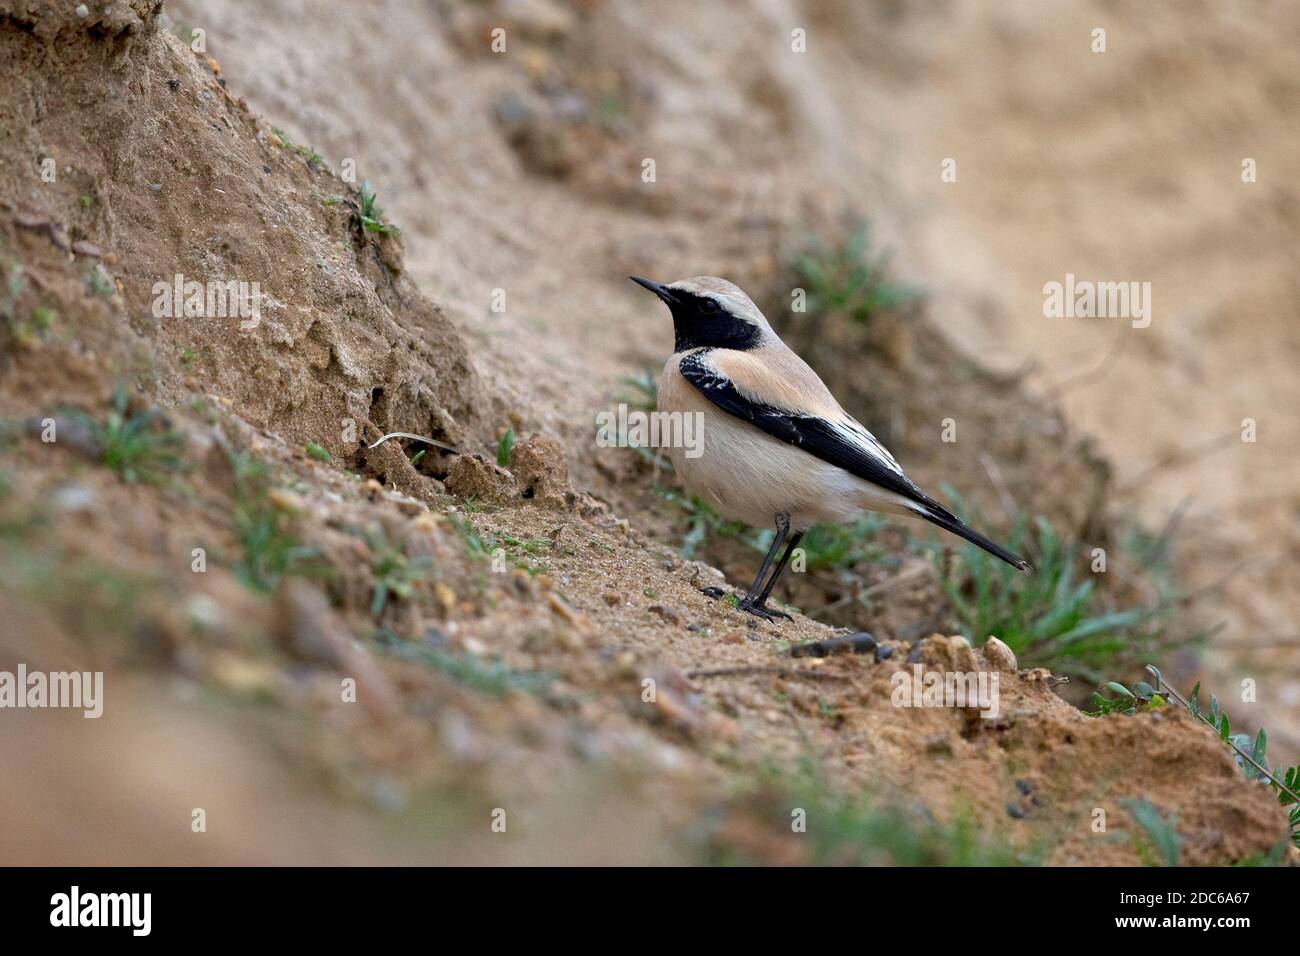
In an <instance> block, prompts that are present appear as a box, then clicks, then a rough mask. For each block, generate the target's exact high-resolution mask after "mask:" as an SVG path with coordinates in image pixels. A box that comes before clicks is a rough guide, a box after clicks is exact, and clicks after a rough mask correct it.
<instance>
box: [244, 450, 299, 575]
mask: <svg viewBox="0 0 1300 956" xmlns="http://www.w3.org/2000/svg"><path fill="white" fill-rule="evenodd" d="M227 455H228V457H229V458H230V463H231V468H232V470H233V471H234V475H235V498H234V514H233V518H234V525H235V534H236V536H237V537H238V539H239V543H240V547H241V550H242V551H243V556H242V558H241V559H240V561H239V564H238V565H237V566H236V568H235V571H236V574H237V575H238V577H239V579H240V580H241V581H243V582H244V584H246V585H247V586H248V587H251V588H253V589H254V590H256V591H267V592H269V591H274V590H275V589H276V587H277V586H278V585H279V583H280V581H281V580H282V579H283V578H284V576H285V575H286V574H290V573H293V572H295V571H300V570H303V569H304V568H305V567H306V565H307V564H308V563H309V562H311V561H313V560H314V559H316V558H317V557H318V556H319V555H318V552H317V551H316V549H314V548H310V547H305V546H303V545H301V544H299V543H298V540H297V538H296V537H295V536H294V534H293V532H292V530H291V529H290V526H289V519H288V518H287V517H286V515H285V514H284V512H283V511H282V510H281V509H279V508H278V507H276V505H275V504H274V503H273V502H272V501H271V498H270V494H269V493H270V490H271V473H270V469H269V468H268V467H267V465H266V463H265V462H262V461H259V460H257V459H255V458H252V457H250V456H249V455H248V454H246V453H244V452H235V451H233V450H231V449H229V448H227Z"/></svg>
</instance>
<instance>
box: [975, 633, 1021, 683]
mask: <svg viewBox="0 0 1300 956" xmlns="http://www.w3.org/2000/svg"><path fill="white" fill-rule="evenodd" d="M983 649H984V660H985V661H987V662H988V665H989V666H990V667H992V668H993V669H994V670H999V671H1004V672H1006V673H1010V674H1014V673H1016V671H1017V670H1019V667H1018V666H1017V664H1016V655H1015V652H1014V651H1012V650H1011V648H1009V647H1007V645H1006V644H1005V643H1003V642H1002V641H1000V640H998V639H997V638H996V637H990V638H989V639H988V640H987V641H985V642H984V648H983Z"/></svg>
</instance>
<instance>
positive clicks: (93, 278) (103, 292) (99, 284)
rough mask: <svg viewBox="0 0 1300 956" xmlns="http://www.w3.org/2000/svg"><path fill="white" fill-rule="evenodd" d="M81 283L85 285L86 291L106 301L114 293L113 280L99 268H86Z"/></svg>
mask: <svg viewBox="0 0 1300 956" xmlns="http://www.w3.org/2000/svg"><path fill="white" fill-rule="evenodd" d="M82 282H84V283H85V285H86V289H87V291H89V292H90V293H91V294H93V295H97V296H99V297H101V298H105V299H106V298H108V297H109V296H110V295H112V294H113V293H114V292H115V291H116V287H115V286H114V285H113V280H112V279H110V278H109V277H108V276H107V275H106V274H105V272H104V270H103V269H102V268H101V267H99V266H87V267H86V271H85V274H84V275H83V276H82Z"/></svg>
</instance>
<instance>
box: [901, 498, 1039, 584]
mask: <svg viewBox="0 0 1300 956" xmlns="http://www.w3.org/2000/svg"><path fill="white" fill-rule="evenodd" d="M914 510H915V512H916V513H917V514H918V515H920V516H921V517H922V518H924V519H925V520H926V521H928V522H930V523H931V524H937V525H938V526H939V527H940V528H943V530H944V531H951V532H952V533H953V534H955V535H957V537H959V538H965V539H966V540H967V541H969V542H970V543H971V544H974V545H978V546H979V547H981V548H983V549H984V550H985V551H987V552H988V553H989V554H991V555H993V556H994V557H996V558H1001V559H1002V560H1003V561H1005V562H1006V563H1007V564H1009V565H1011V566H1012V567H1013V568H1018V569H1019V570H1021V571H1032V570H1033V569H1034V567H1033V565H1031V564H1030V563H1029V562H1028V561H1026V560H1025V559H1024V558H1022V557H1020V555H1018V554H1012V553H1011V552H1010V551H1008V550H1007V549H1006V548H1004V547H1002V546H1001V545H998V544H994V543H993V542H992V541H990V540H989V539H988V538H986V537H984V535H982V534H980V533H979V532H978V531H975V530H973V529H971V528H968V527H966V525H964V524H962V523H961V519H959V518H958V517H957V516H956V515H955V514H953V513H952V512H951V511H949V510H948V509H947V508H944V507H941V506H931V507H928V508H926V507H922V506H918V507H916V508H915V509H914Z"/></svg>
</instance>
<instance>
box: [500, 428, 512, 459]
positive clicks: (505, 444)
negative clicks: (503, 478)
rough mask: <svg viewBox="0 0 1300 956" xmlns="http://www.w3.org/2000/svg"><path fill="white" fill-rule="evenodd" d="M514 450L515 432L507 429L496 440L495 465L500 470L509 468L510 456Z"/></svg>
mask: <svg viewBox="0 0 1300 956" xmlns="http://www.w3.org/2000/svg"><path fill="white" fill-rule="evenodd" d="M514 450H515V430H514V429H513V428H507V429H506V430H505V432H504V433H503V434H502V435H501V437H500V438H499V439H498V440H497V464H498V465H500V466H501V467H502V468H509V467H510V456H511V454H512V453H513V452H514Z"/></svg>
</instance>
